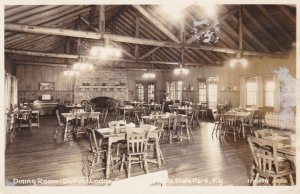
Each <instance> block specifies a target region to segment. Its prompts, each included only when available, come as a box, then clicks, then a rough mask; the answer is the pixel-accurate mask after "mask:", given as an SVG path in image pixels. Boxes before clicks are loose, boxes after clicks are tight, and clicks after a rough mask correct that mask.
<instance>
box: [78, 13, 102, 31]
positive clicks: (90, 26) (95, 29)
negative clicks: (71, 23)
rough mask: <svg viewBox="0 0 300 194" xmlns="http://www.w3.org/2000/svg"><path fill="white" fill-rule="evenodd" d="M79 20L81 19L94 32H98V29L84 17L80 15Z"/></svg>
mask: <svg viewBox="0 0 300 194" xmlns="http://www.w3.org/2000/svg"><path fill="white" fill-rule="evenodd" d="M80 19H81V21H83V23H85V24H86V25H87V26H88V27H89V28H90V29H91V30H93V31H95V32H99V29H98V28H96V27H94V26H93V25H92V24H91V23H90V22H89V21H87V20H86V19H85V18H84V17H82V16H80Z"/></svg>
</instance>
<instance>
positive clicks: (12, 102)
mask: <svg viewBox="0 0 300 194" xmlns="http://www.w3.org/2000/svg"><path fill="white" fill-rule="evenodd" d="M4 103H5V104H4V108H5V113H7V112H8V111H9V110H10V107H11V106H12V107H14V106H16V105H17V104H18V80H17V78H16V77H15V76H12V75H10V74H8V73H6V74H5V80H4Z"/></svg>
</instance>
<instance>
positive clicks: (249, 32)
mask: <svg viewBox="0 0 300 194" xmlns="http://www.w3.org/2000/svg"><path fill="white" fill-rule="evenodd" d="M230 19H232V20H233V21H234V22H235V23H237V24H238V19H237V18H236V17H235V16H234V15H233V14H231V16H230ZM228 26H229V25H228ZM243 30H244V32H245V35H247V36H248V37H249V38H250V39H251V40H253V42H255V44H257V45H258V46H259V47H260V48H261V49H262V50H263V51H264V52H269V51H270V50H269V49H268V48H267V47H266V46H265V45H264V44H263V43H262V42H261V41H260V40H259V39H258V38H256V36H254V34H253V33H252V32H251V31H250V30H249V29H248V28H247V27H246V26H245V25H244V26H243Z"/></svg>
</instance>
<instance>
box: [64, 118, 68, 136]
mask: <svg viewBox="0 0 300 194" xmlns="http://www.w3.org/2000/svg"><path fill="white" fill-rule="evenodd" d="M67 136H68V120H67V119H66V124H65V134H64V141H68V139H67Z"/></svg>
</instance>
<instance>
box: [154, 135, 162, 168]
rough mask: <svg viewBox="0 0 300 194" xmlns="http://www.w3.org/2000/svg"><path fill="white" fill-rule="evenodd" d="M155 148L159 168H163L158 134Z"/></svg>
mask: <svg viewBox="0 0 300 194" xmlns="http://www.w3.org/2000/svg"><path fill="white" fill-rule="evenodd" d="M155 147H156V158H157V164H158V168H160V167H161V157H160V153H161V151H160V147H159V139H158V135H157V134H156V137H155Z"/></svg>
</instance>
